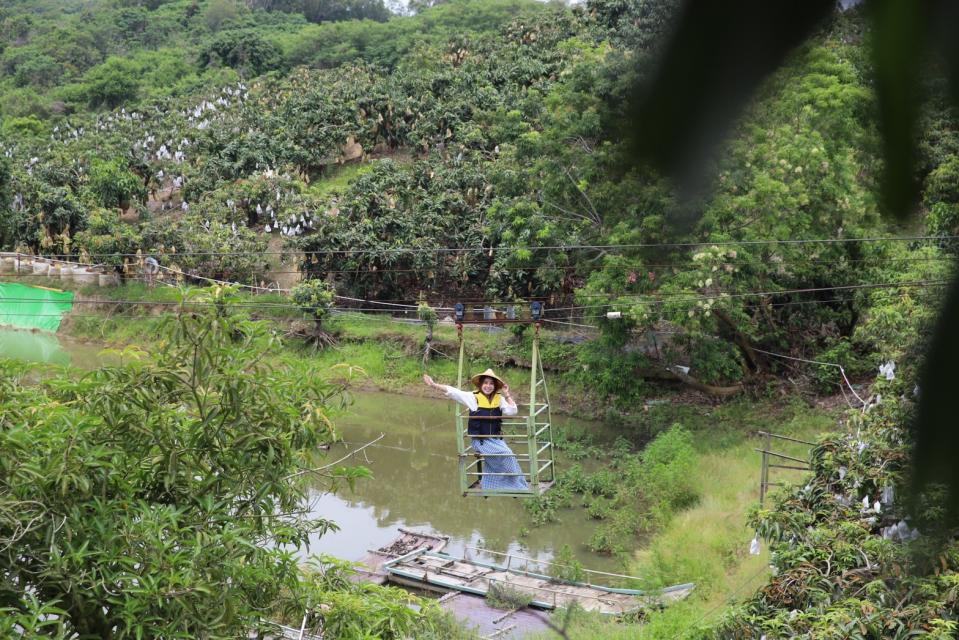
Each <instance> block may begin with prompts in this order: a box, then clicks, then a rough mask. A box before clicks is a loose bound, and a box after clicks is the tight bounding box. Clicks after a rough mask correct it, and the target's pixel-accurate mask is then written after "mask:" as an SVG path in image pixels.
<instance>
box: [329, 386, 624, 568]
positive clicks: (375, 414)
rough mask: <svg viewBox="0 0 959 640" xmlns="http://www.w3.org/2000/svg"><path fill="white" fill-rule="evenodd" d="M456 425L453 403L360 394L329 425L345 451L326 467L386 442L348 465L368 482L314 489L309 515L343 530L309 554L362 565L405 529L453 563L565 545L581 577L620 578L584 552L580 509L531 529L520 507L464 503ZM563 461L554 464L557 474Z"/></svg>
mask: <svg viewBox="0 0 959 640" xmlns="http://www.w3.org/2000/svg"><path fill="white" fill-rule="evenodd" d="M553 418H554V421H555V422H556V423H558V424H561V425H564V426H570V427H585V428H588V429H590V430H591V431H594V432H596V433H597V435H598V436H599V438H600V439H605V438H604V437H603V436H607V437H608V430H606V429H604V428H603V427H602V426H601V425H599V424H587V423H584V422H582V421H575V420H572V419H569V418H565V417H562V416H553ZM454 421H455V413H454V405H453V403H452V402H450V401H445V400H433V399H430V398H414V397H407V396H400V395H393V394H384V393H362V394H357V395H356V397H355V403H354V405H353V407H352V408H351V411H350V412H349V414H348V415H345V416H341V417H339V418H338V419H337V420H336V424H337V428H338V429H339V430H340V431H341V436H342V437H343V439H344V440H345V443H347V444H343V445H336V446H334V447H333V448H332V449H331V451H330V453H329V455H328V456H327V459H328V460H330V461H333V460H336V459H338V458H340V457H342V456H343V455H345V453H346V452H348V451H349V449H350V448H355V447H358V446H362V445H363V444H365V443H367V442H370V441H372V440H373V439H375V438H376V437H378V436H379V435H380V434H385V435H384V437H383V439H382V440H380V441H379V442H377V443H376V444H374V445H373V446H371V447H369V448H367V449H365V450H364V451H363V452H360V453H359V454H358V455H357V456H355V457H354V458H353V459H351V460H349V461H347V464H358V465H363V466H366V467H368V468H369V469H370V470H371V471H372V472H373V476H374V479H373V480H365V481H360V482H359V483H358V484H357V486H356V489H355V491H350V490H349V488H343V489H341V490H340V491H338V492H337V493H336V494H335V495H332V494H324V493H322V487H323V486H324V485H318V489H319V490H317V491H316V492H315V493H314V495H313V496H312V497H313V504H314V505H315V506H314V512H315V513H316V514H318V515H321V516H322V517H324V518H328V519H330V520H333V521H334V522H336V523H337V524H338V525H340V527H341V529H340V531H338V532H335V533H327V534H326V535H324V536H323V537H322V538H321V539H319V540H318V541H316V543H315V545H314V546H313V548H312V549H311V552H314V553H315V552H322V553H329V554H332V555H335V556H338V557H342V558H350V559H352V558H359V557H360V556H362V555H363V554H364V553H365V552H366V550H368V549H372V548H375V547H378V546H380V545H382V544H384V543H386V542H389V541H390V540H391V539H392V538H393V537H395V535H396V528H397V527H399V526H405V527H410V528H416V529H420V530H428V531H433V532H436V533H441V534H445V535H448V536H451V540H450V544H449V546H448V547H447V551H448V552H449V553H451V554H453V555H460V554H462V553H463V552H464V551H466V550H467V549H466V547H467V546H472V547H483V548H487V549H491V550H494V551H499V552H509V553H515V554H519V555H524V556H527V557H532V558H534V559H536V560H549V559H550V558H552V557H553V554H554V553H556V552H557V551H559V550H560V549H561V548H562V547H563V546H564V545H569V546H570V548H571V549H572V550H573V552H574V554H575V555H576V557H577V559H578V560H580V562H582V563H583V564H584V565H585V566H586V567H587V568H591V569H598V570H612V571H617V570H618V569H619V564H618V562H617V561H616V560H614V559H613V558H610V557H608V556H602V555H599V554H594V553H591V552H590V551H589V550H588V549H586V547H585V544H586V542H587V541H588V540H589V538H590V536H591V535H592V532H593V531H594V529H595V528H596V524H595V522H594V521H590V520H588V519H587V518H586V515H585V512H584V511H583V510H581V509H573V510H561V511H560V517H561V518H562V522H559V523H554V524H550V525H547V526H542V527H533V526H532V525H531V521H530V518H529V516H528V515H527V513H526V510H525V508H524V506H523V500H522V499H517V498H495V497H494V498H474V497H470V498H464V497H462V495H461V494H460V492H459V478H458V475H457V457H456V437H455V422H454ZM562 462H563V460H562V457H561V456H560V457H558V459H557V464H558V465H560V466H559V468H560V470H562V468H563V466H562V464H561V463H562ZM321 464H322V463H321ZM524 530H528V533H526V532H525V531H524ZM524 534H525V535H524ZM471 553H474V555H475V552H472V551H471Z"/></svg>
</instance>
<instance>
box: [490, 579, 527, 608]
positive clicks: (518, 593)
mask: <svg viewBox="0 0 959 640" xmlns="http://www.w3.org/2000/svg"><path fill="white" fill-rule="evenodd" d="M532 601H533V596H532V595H530V594H529V592H527V591H523V590H522V589H519V588H517V587H513V586H510V584H509V583H508V582H502V581H499V580H496V581H493V580H491V581H490V583H489V590H488V591H487V592H486V602H487V603H488V604H489V605H490V606H491V607H495V608H497V609H506V610H508V611H516V610H518V609H525V608H526V607H528V606H529V603H530V602H532Z"/></svg>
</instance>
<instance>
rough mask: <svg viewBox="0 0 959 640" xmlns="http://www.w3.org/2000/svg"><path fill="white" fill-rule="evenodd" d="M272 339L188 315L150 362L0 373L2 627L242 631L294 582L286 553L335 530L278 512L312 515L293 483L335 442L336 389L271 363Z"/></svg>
mask: <svg viewBox="0 0 959 640" xmlns="http://www.w3.org/2000/svg"><path fill="white" fill-rule="evenodd" d="M271 346H273V343H272V338H271V337H270V335H269V334H268V332H267V331H266V328H265V327H264V326H263V325H261V324H258V323H254V322H250V321H246V320H243V319H240V318H236V317H234V316H232V315H231V314H229V313H226V314H218V315H211V316H208V315H200V314H196V313H183V314H182V315H180V316H179V317H178V318H176V319H175V320H173V321H172V322H170V323H169V325H168V326H167V328H166V333H165V342H164V348H163V349H160V350H158V351H157V352H156V353H155V355H154V358H155V360H153V361H150V360H143V359H140V358H139V357H137V358H134V359H133V360H132V361H131V362H130V364H127V365H123V366H107V367H102V368H100V369H97V370H95V371H92V372H90V373H88V374H86V375H84V376H80V377H72V376H68V375H48V376H46V377H45V378H44V379H43V380H42V381H40V382H39V383H33V384H29V385H27V384H25V380H24V376H25V374H26V373H27V372H26V370H25V369H24V368H23V367H20V366H18V365H13V364H9V363H5V364H3V365H2V367H3V368H4V376H3V377H2V382H0V403H2V405H3V411H0V423H2V425H0V426H2V428H0V439H2V441H3V442H2V447H0V450H2V451H3V455H2V456H0V482H2V485H3V491H2V495H3V508H2V509H0V531H2V532H5V533H4V536H5V538H6V542H7V543H6V544H5V545H4V548H5V549H6V551H5V552H4V553H3V554H0V574H2V575H3V576H4V585H5V586H4V588H3V590H2V591H3V602H4V606H5V607H10V608H12V617H11V616H10V615H8V616H5V617H4V622H2V623H0V626H2V625H9V624H11V622H10V621H11V620H13V621H14V622H15V623H17V624H23V623H26V624H29V625H31V626H28V627H24V630H25V632H26V633H27V634H28V635H29V634H34V633H41V628H44V627H50V626H52V627H53V628H52V629H50V630H51V631H57V629H60V633H61V635H59V636H58V637H72V636H73V635H74V634H77V635H80V636H97V637H100V636H103V635H106V634H112V635H113V637H117V638H134V637H144V636H155V635H162V636H164V637H176V636H183V637H186V636H191V637H199V636H211V637H212V636H216V637H237V636H240V635H246V634H247V633H248V632H249V631H250V630H251V629H256V628H259V627H260V626H261V616H262V614H263V611H264V609H265V608H267V607H269V606H271V605H272V603H273V602H274V600H275V599H276V598H278V597H279V596H280V595H281V593H283V592H285V591H290V592H292V591H295V590H296V589H297V588H298V575H299V569H298V566H297V561H296V558H295V557H294V556H293V555H292V554H290V553H288V552H286V551H283V550H282V549H281V547H280V546H278V545H277V543H279V544H282V545H292V546H294V547H295V546H299V545H302V544H304V543H305V542H306V541H307V540H308V539H309V536H310V535H311V534H313V535H315V534H316V533H322V532H323V531H325V530H328V529H329V528H331V527H333V526H335V525H333V523H331V522H329V521H326V520H324V519H306V518H303V517H300V516H297V515H289V516H286V515H281V514H296V513H298V512H299V510H300V507H301V504H302V500H303V498H304V494H303V491H304V489H303V488H302V487H300V486H299V485H297V484H295V483H293V482H291V481H290V476H291V474H292V473H294V472H296V471H297V469H298V468H299V466H300V465H302V464H305V463H307V462H308V458H307V455H306V452H312V451H315V449H316V447H317V445H319V444H321V443H324V442H329V441H330V440H331V439H332V437H333V433H332V429H331V424H330V422H329V420H328V419H327V417H326V411H327V405H328V404H329V403H331V402H333V401H334V400H335V399H336V398H337V397H338V395H339V393H340V391H341V390H340V389H339V388H338V387H336V386H334V385H332V384H329V383H327V382H325V381H324V379H323V376H321V375H316V374H311V375H305V376H304V375H296V376H291V375H287V373H285V372H284V371H282V370H275V369H273V368H271V367H270V366H269V365H267V364H266V360H265V359H264V357H263V355H264V350H269V349H270V348H271ZM130 355H134V356H136V355H138V354H137V353H136V351H135V350H133V351H130ZM143 355H145V354H142V353H140V354H139V356H143ZM57 610H59V611H62V614H60V616H59V617H57V618H50V617H49V616H48V615H46V614H50V613H57Z"/></svg>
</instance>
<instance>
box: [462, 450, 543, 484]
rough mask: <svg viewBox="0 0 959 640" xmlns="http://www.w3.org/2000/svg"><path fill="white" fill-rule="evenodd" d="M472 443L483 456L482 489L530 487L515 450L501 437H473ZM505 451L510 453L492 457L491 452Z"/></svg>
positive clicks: (502, 452) (499, 452) (500, 452)
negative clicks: (494, 474)
mask: <svg viewBox="0 0 959 640" xmlns="http://www.w3.org/2000/svg"><path fill="white" fill-rule="evenodd" d="M472 444H473V449H474V450H475V451H477V452H478V453H479V454H480V455H482V456H483V475H482V476H481V481H480V488H481V489H483V490H492V491H504V490H519V491H526V490H528V489H529V485H528V484H527V483H526V477H525V476H524V475H523V471H522V469H520V467H519V461H517V460H516V456H515V455H514V454H513V450H512V449H510V448H509V447H508V446H507V445H506V443H505V442H503V441H502V440H500V439H499V438H473V439H472ZM504 453H505V454H508V455H493V456H492V457H490V454H504ZM487 473H511V474H515V475H508V476H488V475H486V474H487Z"/></svg>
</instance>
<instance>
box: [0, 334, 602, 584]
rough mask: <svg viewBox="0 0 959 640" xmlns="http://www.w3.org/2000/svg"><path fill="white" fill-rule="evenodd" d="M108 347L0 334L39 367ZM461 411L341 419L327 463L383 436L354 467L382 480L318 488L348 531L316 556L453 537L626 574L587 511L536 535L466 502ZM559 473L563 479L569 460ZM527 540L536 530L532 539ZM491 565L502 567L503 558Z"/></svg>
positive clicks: (478, 502) (455, 543)
mask: <svg viewBox="0 0 959 640" xmlns="http://www.w3.org/2000/svg"><path fill="white" fill-rule="evenodd" d="M99 351H100V347H98V346H96V345H87V344H81V343H77V342H74V341H71V340H69V339H68V338H65V337H63V336H56V335H51V334H44V333H36V332H29V331H17V330H8V329H0V354H2V355H3V356H6V357H12V358H18V359H22V360H26V361H30V362H49V363H57V364H72V365H74V366H79V367H95V366H98V365H99V364H100V363H101V362H102V361H103V360H102V357H101V356H99V355H98V353H99ZM553 418H554V422H555V423H557V424H567V425H579V426H583V427H585V428H588V429H590V430H593V431H596V432H597V433H598V434H599V435H600V437H602V436H603V435H606V436H608V434H604V433H602V432H603V429H602V427H601V425H599V424H588V423H583V422H581V421H580V422H578V421H574V420H571V419H566V418H562V417H560V416H555V415H554V416H553ZM454 424H455V423H454V406H453V403H452V402H450V401H447V400H433V399H428V398H413V397H406V396H400V395H394V394H385V393H360V394H356V396H355V403H354V405H353V406H352V407H351V409H350V411H349V413H348V414H347V415H344V416H340V417H338V418H337V419H336V425H337V428H338V429H339V431H340V434H341V437H342V438H343V440H344V443H342V444H337V445H335V446H334V447H333V448H332V450H331V451H330V452H329V453H328V454H327V455H326V456H325V458H318V460H319V462H318V464H323V461H324V460H326V461H333V460H336V459H337V458H339V457H341V456H343V455H345V454H346V453H347V452H348V451H349V450H350V449H353V448H355V447H357V446H360V445H362V444H364V443H367V442H369V441H371V440H373V439H374V438H376V437H377V436H378V435H379V434H381V433H382V434H385V436H384V438H383V439H382V440H380V441H379V442H378V443H377V444H375V445H373V446H372V447H369V448H367V449H366V450H365V451H364V452H362V453H360V454H359V455H358V456H356V457H355V458H352V459H351V460H349V461H348V462H347V463H348V464H362V465H364V466H367V467H369V468H370V469H371V470H372V472H373V476H374V479H372V480H363V481H360V482H359V484H358V485H357V487H356V490H355V491H350V490H349V488H348V487H343V488H341V489H340V490H339V491H338V492H337V493H336V494H331V493H326V492H325V489H326V486H325V485H324V484H322V483H317V484H315V485H314V487H313V491H312V495H311V505H312V509H313V512H314V513H316V514H317V516H322V517H323V518H326V519H329V520H332V521H334V522H336V523H337V525H338V526H339V527H340V529H339V531H337V532H332V533H328V534H326V535H325V536H323V537H322V538H319V539H315V540H313V541H312V544H311V548H310V553H327V554H331V555H334V556H337V557H340V558H344V559H348V560H354V559H359V558H360V557H361V556H363V555H364V554H365V553H366V551H367V550H368V549H374V548H376V547H379V546H381V545H383V544H385V543H387V542H389V541H390V540H392V539H393V538H394V537H396V535H397V527H401V526H402V527H410V528H416V529H421V530H426V531H432V532H436V533H441V534H445V535H449V536H451V541H450V544H449V546H448V547H447V550H448V551H449V552H450V553H453V554H463V553H466V552H469V553H471V554H473V555H477V554H476V552H474V551H472V550H470V549H468V547H483V548H487V549H492V550H495V551H500V552H509V553H514V554H519V555H524V556H528V557H531V558H534V559H537V560H549V559H551V558H552V557H553V555H554V554H555V553H556V552H557V551H558V550H559V549H561V548H562V547H563V546H564V545H569V546H570V547H571V548H572V549H573V551H574V553H575V555H576V557H577V558H578V559H579V560H580V561H581V562H582V563H583V564H584V565H585V566H586V567H587V568H591V569H597V570H606V571H614V572H615V571H617V570H618V568H619V567H618V565H617V562H616V561H615V560H614V559H612V558H609V557H606V556H601V555H599V554H594V553H591V552H590V551H589V550H588V549H587V548H586V542H587V541H588V540H589V538H590V536H591V535H592V532H593V531H594V529H595V527H596V524H595V523H594V522H591V521H589V520H587V518H586V516H585V514H584V513H583V511H582V510H578V509H577V510H567V511H562V512H561V515H560V517H561V518H562V522H559V523H554V524H551V525H547V526H544V527H533V526H532V525H531V522H530V518H529V516H528V515H527V514H526V512H525V509H524V507H523V501H522V500H521V499H514V498H488V499H483V498H463V497H462V496H461V495H460V493H459V479H458V476H457V459H456V440H455V436H454V428H455V427H454ZM557 464H558V466H559V468H560V469H562V468H563V467H562V458H558V460H557ZM524 530H528V531H527V532H524ZM487 559H492V560H498V558H495V557H488V558H487Z"/></svg>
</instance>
